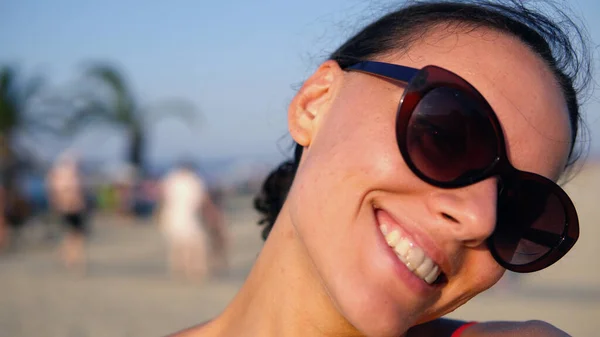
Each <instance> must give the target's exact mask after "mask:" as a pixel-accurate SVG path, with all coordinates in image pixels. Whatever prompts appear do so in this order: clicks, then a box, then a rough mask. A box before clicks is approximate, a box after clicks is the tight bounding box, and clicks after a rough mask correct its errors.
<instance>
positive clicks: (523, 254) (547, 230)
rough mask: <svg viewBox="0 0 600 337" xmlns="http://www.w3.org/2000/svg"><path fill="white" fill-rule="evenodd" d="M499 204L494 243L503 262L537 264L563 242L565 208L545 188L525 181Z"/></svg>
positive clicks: (509, 190) (503, 197)
mask: <svg viewBox="0 0 600 337" xmlns="http://www.w3.org/2000/svg"><path fill="white" fill-rule="evenodd" d="M498 203H499V204H498V224H497V226H496V231H495V232H494V234H493V235H492V238H491V242H492V244H493V245H494V249H495V250H496V252H497V254H498V256H499V257H500V258H501V259H502V260H503V261H504V262H507V263H509V264H512V265H525V264H529V263H532V262H535V261H537V260H539V259H540V258H542V257H543V256H544V255H546V254H547V253H548V252H549V251H550V250H551V249H553V248H554V247H556V246H557V244H558V243H559V242H560V240H561V237H562V235H563V232H564V230H565V223H566V219H565V212H564V207H563V205H562V203H561V201H560V199H559V198H558V197H557V196H556V195H555V194H553V193H551V192H550V191H549V189H548V188H545V186H544V185H543V184H539V183H536V182H535V181H530V180H526V181H522V182H521V183H520V186H519V187H518V188H514V187H513V188H509V189H505V190H504V191H503V193H502V195H501V196H500V198H499V202H498Z"/></svg>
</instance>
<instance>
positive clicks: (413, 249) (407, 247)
mask: <svg viewBox="0 0 600 337" xmlns="http://www.w3.org/2000/svg"><path fill="white" fill-rule="evenodd" d="M379 229H380V230H381V233H382V234H383V235H384V237H385V240H386V241H387V243H388V245H389V246H390V247H392V249H394V252H395V253H396V256H398V259H400V261H402V263H404V264H405V265H406V267H407V268H408V269H409V270H410V271H412V272H413V273H414V274H415V275H417V276H418V277H419V278H421V279H422V280H424V281H425V282H427V283H429V284H431V283H433V282H434V281H435V280H436V279H437V278H438V277H439V276H440V273H441V271H440V268H439V266H438V265H436V264H435V263H433V261H432V260H431V258H429V257H428V256H427V255H426V254H425V252H424V251H423V249H421V248H420V247H418V246H416V245H415V244H413V243H412V242H411V241H410V240H409V239H408V238H404V237H402V236H401V234H400V232H399V231H397V230H392V231H391V232H390V229H389V228H388V226H387V225H385V224H382V225H381V226H380V227H379Z"/></svg>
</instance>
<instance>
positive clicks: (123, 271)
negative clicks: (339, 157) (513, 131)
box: [0, 165, 600, 337]
mask: <svg viewBox="0 0 600 337" xmlns="http://www.w3.org/2000/svg"><path fill="white" fill-rule="evenodd" d="M567 190H568V192H569V193H570V195H571V196H572V198H573V199H574V201H575V203H576V205H577V207H578V210H579V214H580V222H581V237H580V241H579V242H578V244H577V245H576V246H575V248H574V250H573V251H572V252H571V253H570V254H569V255H568V256H567V257H566V258H564V259H563V260H562V261H560V262H559V263H557V264H556V265H555V266H553V267H550V268H549V269H547V270H544V271H542V272H539V273H535V274H531V275H518V276H516V277H511V276H514V275H508V276H507V277H506V278H505V279H504V280H503V281H501V283H500V284H498V285H497V286H496V287H494V288H492V289H491V290H490V291H488V292H487V293H484V294H482V295H480V296H479V297H477V298H476V299H474V300H472V301H471V302H469V303H468V304H467V305H465V306H464V307H462V308H460V309H459V310H457V311H456V312H454V313H452V314H451V315H450V316H452V317H458V318H463V319H468V320H504V319H514V320H527V319H542V320H547V321H549V322H551V323H553V324H555V325H557V326H559V327H561V328H562V329H564V330H565V331H567V332H569V333H570V334H572V335H573V336H584V337H585V336H597V335H598V331H600V264H599V263H598V257H599V256H600V245H599V244H598V243H597V242H596V240H597V238H600V224H599V223H598V219H600V207H599V206H600V203H599V201H598V198H599V196H600V165H596V166H589V167H587V168H585V169H584V170H583V171H582V172H581V173H580V174H579V175H578V176H577V177H576V178H575V179H574V180H573V181H571V182H570V183H568V185H567ZM226 210H227V222H228V224H229V226H230V229H231V233H232V236H233V252H232V260H231V270H230V271H229V273H228V274H227V275H218V276H214V277H212V278H210V279H208V280H206V281H205V282H204V283H202V284H194V283H188V282H185V281H177V280H172V279H170V278H169V277H168V275H167V272H166V256H165V247H164V242H163V240H162V237H161V236H160V232H159V231H158V228H157V226H156V224H155V223H154V222H153V221H152V220H148V221H137V222H136V223H130V222H129V221H125V220H123V219H119V218H116V217H114V216H109V215H102V214H98V215H96V216H95V217H94V218H93V235H92V237H91V241H90V245H89V270H88V272H87V273H86V274H85V275H78V274H73V273H65V271H64V270H63V269H62V268H61V266H60V264H59V263H58V259H57V256H56V251H55V246H56V241H57V240H58V238H53V239H52V238H51V239H48V238H46V237H45V235H46V234H47V230H46V228H43V226H41V225H39V224H38V225H36V224H32V225H31V226H29V227H28V228H27V230H26V232H25V233H24V235H23V238H22V240H21V241H22V242H21V244H20V246H19V247H18V249H16V250H15V251H13V252H10V253H7V254H4V255H2V256H0V337H25V336H47V337H107V336H111V337H121V336H123V337H125V336H164V335H166V334H168V333H170V332H174V331H176V330H179V329H182V328H184V327H187V326H190V325H193V324H196V323H199V322H202V321H205V320H207V319H209V318H211V317H213V316H214V315H216V314H217V313H219V312H220V311H221V310H222V309H223V308H224V306H225V305H226V304H227V303H228V301H230V299H231V298H232V297H233V295H234V294H235V292H236V291H237V289H238V288H239V287H240V285H241V284H242V282H243V280H244V278H245V277H246V275H247V273H248V271H249V270H250V268H251V266H252V263H253V261H254V259H255V257H256V255H257V253H258V252H259V250H260V247H261V244H262V242H261V239H260V228H259V227H258V226H257V225H256V221H255V220H256V218H257V215H256V214H255V213H254V211H253V210H252V208H251V196H239V197H235V198H231V199H228V200H227V201H226Z"/></svg>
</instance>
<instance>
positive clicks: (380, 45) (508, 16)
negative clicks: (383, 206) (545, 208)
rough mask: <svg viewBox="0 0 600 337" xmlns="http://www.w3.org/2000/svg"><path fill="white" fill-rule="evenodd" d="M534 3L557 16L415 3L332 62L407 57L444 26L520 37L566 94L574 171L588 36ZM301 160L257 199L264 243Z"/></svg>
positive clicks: (484, 4)
mask: <svg viewBox="0 0 600 337" xmlns="http://www.w3.org/2000/svg"><path fill="white" fill-rule="evenodd" d="M530 3H531V2H530ZM533 3H536V4H537V5H538V7H537V8H540V9H542V8H545V9H551V10H552V14H553V15H546V14H544V13H543V12H542V11H540V10H536V9H533V8H531V7H530V6H526V5H525V2H524V1H520V0H506V1H501V0H498V1H493V0H489V1H480V0H470V1H469V0H465V1H443V0H442V1H409V2H408V3H407V4H406V5H405V6H403V7H402V8H400V9H398V10H396V11H393V12H390V13H388V14H387V15H385V16H383V17H381V18H380V19H379V20H377V21H375V22H373V23H371V24H369V25H368V26H366V27H365V28H363V29H362V30H361V31H359V32H358V33H357V34H355V35H354V36H352V37H351V38H350V39H348V40H347V41H346V42H345V43H344V44H342V45H341V46H340V47H339V48H338V49H336V50H335V51H334V52H333V53H331V55H330V56H329V59H330V60H334V61H336V62H337V63H338V64H339V65H340V67H341V68H342V69H345V68H347V67H349V66H351V65H352V64H354V63H356V62H359V61H363V60H373V59H374V58H376V57H378V56H382V55H386V54H389V53H399V52H400V53H402V52H407V51H408V50H409V49H410V48H411V46H412V45H413V44H414V43H416V42H418V41H420V40H421V39H422V38H423V37H424V36H425V35H426V34H427V33H429V31H430V30H432V29H433V28H435V27H438V26H440V25H444V26H445V27H447V28H456V29H462V30H464V31H474V30H477V29H479V28H488V29H495V30H497V31H500V32H503V33H506V34H509V35H512V36H515V37H517V38H519V39H520V40H521V41H522V42H523V43H524V44H526V45H527V46H529V47H530V48H531V50H533V52H534V53H536V54H537V55H538V56H539V57H540V58H541V59H542V60H544V61H545V62H546V64H547V66H548V67H549V69H550V70H551V71H552V72H553V73H554V75H555V78H556V79H557V81H558V83H559V85H560V87H561V89H562V92H563V94H564V97H565V100H566V103H567V108H568V111H569V120H570V124H571V130H572V139H571V149H570V153H569V160H568V163H567V168H568V167H571V166H572V165H573V164H574V163H575V162H576V161H577V159H578V158H579V157H580V156H581V154H582V153H584V152H585V150H584V149H582V148H581V147H580V146H576V144H578V143H577V142H576V139H577V136H578V134H579V132H580V124H581V123H582V118H581V113H580V104H581V99H580V96H582V95H583V93H584V92H585V90H586V89H587V88H588V84H589V83H590V81H591V69H592V67H591V55H590V51H589V49H588V38H587V33H586V32H585V30H583V28H581V27H579V26H578V25H577V24H576V23H575V22H574V21H573V19H572V18H571V17H569V16H568V15H567V14H566V13H565V11H563V10H561V9H560V8H559V7H558V5H556V4H555V3H554V2H551V1H542V2H539V1H536V2H533ZM542 5H544V6H543V7H542ZM579 145H581V144H579ZM301 155H302V147H301V146H300V145H298V144H296V145H295V151H294V158H293V159H290V160H288V161H285V162H284V163H282V164H281V165H280V166H279V167H277V168H276V169H275V170H274V171H272V172H271V173H270V174H269V176H268V177H267V179H266V180H265V182H264V184H263V186H262V190H261V191H260V192H259V194H258V195H257V196H256V198H255V199H254V207H255V208H256V210H258V211H259V212H260V213H261V215H262V217H261V219H260V221H259V225H263V226H264V228H263V231H262V237H263V239H266V238H267V236H268V235H269V232H270V231H271V228H272V227H273V224H274V223H275V220H276V218H277V216H278V214H279V211H280V210H281V207H282V206H283V203H284V201H285V199H286V197H287V194H288V191H289V189H290V187H291V184H292V182H293V179H294V176H295V174H296V170H297V169H298V164H299V161H300V157H301Z"/></svg>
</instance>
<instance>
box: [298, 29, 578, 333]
mask: <svg viewBox="0 0 600 337" xmlns="http://www.w3.org/2000/svg"><path fill="white" fill-rule="evenodd" d="M379 60H380V61H384V62H389V63H395V64H400V65H405V66H410V67H413V68H421V67H423V66H425V65H437V66H440V67H443V68H446V69H448V70H451V71H453V72H455V73H457V74H458V75H460V76H461V77H463V78H465V79H466V80H467V81H469V82H470V83H471V84H472V85H474V86H475V87H476V88H477V89H478V90H479V91H480V92H481V94H482V95H483V96H484V97H485V98H486V100H487V101H488V102H489V103H490V105H491V106H492V108H493V109H494V110H495V112H496V114H497V116H498V118H499V120H500V122H501V123H502V127H503V129H504V132H505V136H506V146H507V151H508V153H509V158H510V160H511V162H512V163H513V165H514V166H515V167H517V168H518V169H521V170H525V171H531V172H535V173H538V174H540V175H543V176H545V177H548V178H550V179H554V180H555V179H557V178H558V176H559V175H560V173H561V171H562V168H563V167H564V166H565V163H566V160H567V156H568V153H569V148H570V143H569V140H570V127H569V118H568V112H567V109H566V104H565V100H564V98H563V96H562V93H561V90H560V88H559V86H558V85H557V84H556V81H555V78H554V77H553V75H552V73H551V72H550V71H549V70H548V69H547V67H546V66H545V64H544V63H543V61H542V60H541V59H539V58H538V57H536V55H535V54H533V53H532V52H531V51H530V50H529V49H528V48H527V47H526V46H524V45H523V44H522V43H520V42H519V41H518V40H516V39H514V38H512V37H509V36H506V35H503V34H502V33H498V32H495V31H491V30H481V29H480V30H477V31H474V32H470V33H462V32H455V33H442V32H435V31H434V32H432V33H431V34H429V35H428V37H426V38H424V39H423V40H421V41H420V42H418V43H416V45H414V46H413V48H412V49H411V50H410V51H409V52H408V53H403V54H399V55H389V56H387V57H382V58H380V59H379ZM402 92H403V87H402V86H401V85H399V84H397V83H392V82H388V81H385V80H382V79H381V78H378V77H375V76H369V75H365V74H362V73H357V72H344V71H341V70H340V69H339V67H338V66H337V64H335V63H333V62H327V63H325V64H324V65H322V66H321V67H320V68H319V69H318V70H317V71H316V72H315V74H314V75H313V76H312V77H311V78H310V79H309V80H307V81H306V82H305V85H304V87H303V88H302V89H301V90H300V92H299V93H298V95H297V96H296V97H295V98H294V100H293V102H292V104H291V106H290V111H289V117H290V119H289V120H290V131H291V133H292V136H293V137H294V138H295V139H296V141H298V142H299V143H301V144H302V145H304V146H305V149H304V154H303V158H302V162H301V164H300V168H299V171H298V173H297V176H296V179H295V181H294V185H293V187H292V190H291V192H290V195H289V197H288V202H287V207H288V209H289V215H290V219H291V221H292V224H293V226H294V229H295V231H296V233H297V234H298V237H299V239H300V241H301V243H302V244H303V245H304V246H305V248H306V250H305V251H306V254H307V256H308V258H309V259H310V260H311V261H312V263H313V265H314V270H315V271H316V273H315V274H316V276H317V277H318V278H319V279H320V282H321V283H322V284H323V286H324V287H325V289H326V291H327V293H328V295H329V297H330V298H331V300H332V301H333V303H334V305H335V306H336V308H337V309H338V310H339V311H340V312H341V314H342V315H343V316H344V317H345V318H346V319H347V320H348V321H349V322H350V323H351V324H352V325H354V326H355V327H357V328H358V329H359V330H361V331H362V332H363V333H367V334H373V335H382V336H383V335H394V334H396V335H398V333H399V332H402V331H405V330H406V329H408V328H409V327H410V326H413V325H415V324H416V323H418V322H424V321H427V320H431V319H434V318H437V317H439V316H442V315H443V314H445V313H448V312H450V311H452V310H454V309H455V308H457V307H458V306H460V305H461V304H463V303H465V302H466V301H468V300H469V299H470V298H472V297H473V296H475V295H477V294H478V293H480V292H482V291H484V290H485V289H487V288H489V287H491V286H492V285H493V284H495V283H496V282H497V281H498V280H499V279H500V277H501V276H502V274H503V273H504V269H503V268H502V267H500V266H499V265H498V264H497V263H496V262H495V260H494V259H493V258H492V256H491V255H490V252H489V250H488V248H487V246H486V244H485V240H486V238H487V237H488V236H489V235H490V234H491V233H492V231H493V230H494V226H495V222H496V194H497V181H496V179H495V178H490V179H487V180H484V181H482V182H479V183H477V184H475V185H471V186H468V187H465V188H460V189H440V188H436V187H434V186H431V185H428V184H427V183H425V182H423V181H421V180H420V179H419V178H417V177H416V176H415V175H414V174H413V173H412V172H411V171H410V169H409V168H408V167H407V165H406V164H405V162H404V161H403V159H402V156H401V155H400V152H399V150H398V147H397V145H396V136H395V125H394V123H395V118H396V110H397V107H398V102H399V100H400V97H401V96H402ZM382 225H384V226H383V227H387V232H390V231H392V230H395V231H397V233H398V234H399V235H396V238H392V240H393V241H395V243H396V247H397V249H402V250H403V252H404V254H405V255H406V256H409V258H408V260H409V263H410V261H417V260H418V261H422V262H420V263H421V264H424V263H427V264H429V263H430V262H431V263H433V264H429V265H426V266H420V267H421V270H420V271H418V272H417V273H415V272H411V271H410V270H409V268H408V267H407V266H406V264H405V262H406V261H405V262H402V261H401V260H400V259H399V258H398V257H397V256H396V254H394V252H393V249H392V248H390V245H388V244H387V242H386V239H385V237H384V234H383V233H382V230H383V229H382ZM388 239H389V236H388ZM400 242H401V244H400ZM402 245H403V247H401V248H398V247H399V246H402ZM427 259H429V262H426V260H427ZM413 265H414V264H413ZM432 265H438V266H439V268H440V270H441V271H442V272H443V277H442V278H443V279H445V281H444V282H442V284H439V285H437V286H433V287H431V286H428V285H427V284H426V282H425V281H424V280H423V279H424V278H429V280H430V281H431V279H432V278H435V276H437V274H436V273H435V272H432V271H431V270H432V269H433V268H435V267H432ZM417 274H420V276H417ZM424 274H429V276H427V275H424Z"/></svg>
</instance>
